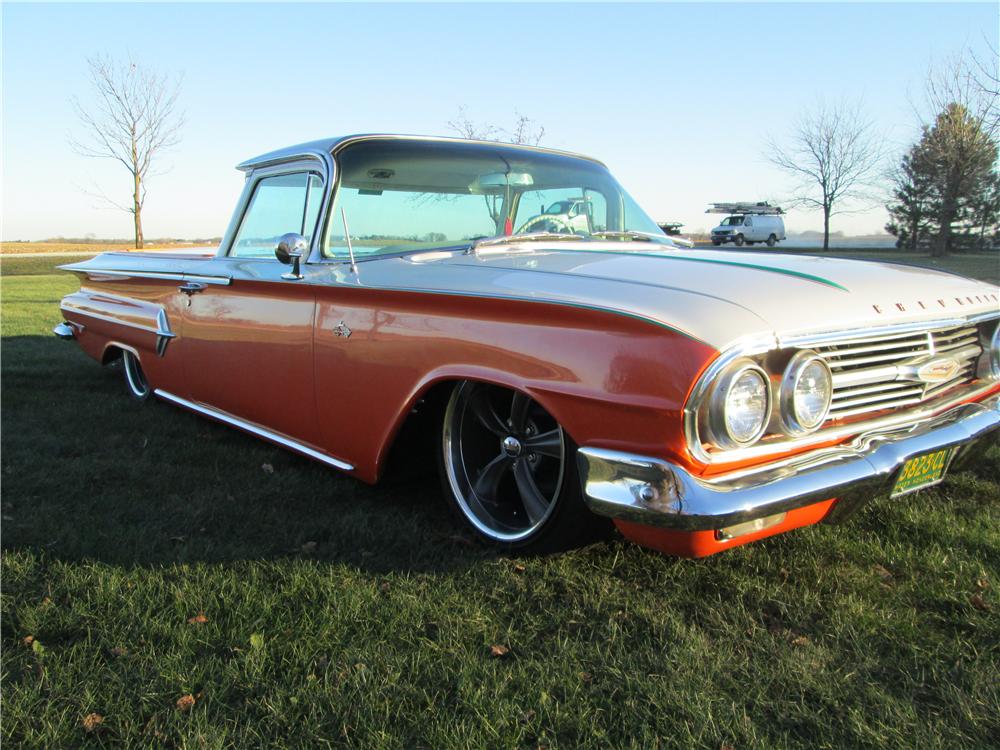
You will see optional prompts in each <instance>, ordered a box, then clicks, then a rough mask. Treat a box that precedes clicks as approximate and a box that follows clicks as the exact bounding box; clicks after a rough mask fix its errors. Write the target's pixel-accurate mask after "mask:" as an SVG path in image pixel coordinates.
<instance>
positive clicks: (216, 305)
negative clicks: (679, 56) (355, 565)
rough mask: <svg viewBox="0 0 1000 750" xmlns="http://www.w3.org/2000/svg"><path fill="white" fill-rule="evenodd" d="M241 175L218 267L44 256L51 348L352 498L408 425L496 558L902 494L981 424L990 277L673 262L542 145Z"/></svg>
mask: <svg viewBox="0 0 1000 750" xmlns="http://www.w3.org/2000/svg"><path fill="white" fill-rule="evenodd" d="M240 169H242V170H243V171H244V172H246V176H247V178H246V187H245V189H244V191H243V194H242V196H241V198H240V201H239V204H238V205H237V207H236V211H235V213H234V215H233V219H232V223H231V224H230V226H229V228H228V230H227V232H226V234H225V237H224V239H223V241H222V244H221V246H220V247H219V249H218V251H217V253H216V254H215V255H214V256H207V255H206V256H195V255H189V256H182V255H166V254H155V253H104V254H102V255H100V256H98V257H96V258H94V259H92V260H88V261H85V262H82V263H74V264H71V265H67V266H64V268H65V269H67V270H69V271H72V272H74V273H76V274H77V275H78V276H79V278H80V280H81V289H80V291H79V292H76V293H74V294H70V295H69V296H67V297H66V298H65V299H64V300H63V301H62V314H63V317H64V319H65V322H63V323H61V324H60V325H58V326H57V327H56V329H55V333H56V334H57V335H59V336H61V337H63V338H72V339H76V341H77V342H79V344H80V346H81V347H83V349H84V351H85V352H87V354H89V355H90V356H92V357H94V358H95V359H96V360H97V361H98V362H101V363H105V364H107V363H110V362H112V361H116V360H120V361H121V367H122V370H123V371H124V373H125V380H126V384H127V386H128V391H129V393H131V395H132V396H134V397H136V398H139V399H145V398H147V397H149V396H150V395H155V396H158V397H159V398H161V399H163V400H165V401H169V402H171V403H174V404H177V405H179V406H182V407H185V408H187V409H190V410H193V411H195V412H199V413H200V414H203V415H205V416H208V417H211V418H213V419H216V420H219V421H221V422H224V423H226V424H229V425H232V426H234V427H238V428H240V429H242V430H245V431H247V432H249V433H252V434H254V435H257V436H259V437H262V438H264V439H265V440H270V441H272V442H274V443H277V444H279V445H282V446H284V447H286V448H289V449H291V450H293V451H297V452H299V453H301V454H303V455H305V456H308V457H310V458H313V459H315V460H317V461H321V462H323V463H325V464H328V465H329V466H332V467H334V468H336V469H339V470H341V471H344V472H347V473H349V474H352V475H354V476H356V477H358V478H359V479H362V480H364V481H366V482H375V481H376V480H378V478H379V476H380V474H381V473H382V471H383V470H384V467H385V464H386V459H387V456H388V454H389V451H390V448H391V447H392V446H393V443H394V440H395V439H396V438H397V436H398V434H399V433H400V430H401V427H402V426H403V425H404V423H406V422H407V421H408V420H410V419H415V418H416V416H415V415H420V414H421V413H423V415H424V418H425V419H426V416H427V415H428V414H429V415H430V416H432V417H433V418H434V424H435V425H436V427H435V430H434V432H433V434H427V435H426V440H428V441H433V444H434V452H435V453H436V455H437V461H438V464H439V468H440V474H441V479H442V485H443V488H444V494H445V496H446V498H447V501H448V503H449V504H450V505H451V507H452V509H453V510H454V511H455V514H456V516H457V518H458V519H460V521H461V522H462V523H464V524H465V525H466V526H467V527H468V529H469V530H471V531H472V532H473V533H474V534H476V535H478V536H479V537H480V538H481V539H483V540H484V541H487V542H490V543H493V544H496V545H499V546H501V547H505V548H530V549H532V550H549V549H555V548H559V547H565V546H567V545H571V544H574V543H578V542H580V541H582V540H583V539H585V538H587V537H588V535H590V534H591V533H592V532H593V531H594V529H595V528H596V527H598V526H600V525H601V524H603V523H606V521H603V520H601V517H608V518H611V519H613V521H614V523H615V524H616V525H617V527H618V529H619V530H620V531H621V533H622V534H624V535H625V536H626V537H628V538H629V539H632V540H634V541H636V542H638V543H640V544H644V545H648V546H650V547H654V548H656V549H659V550H662V551H664V552H667V553H670V554H676V555H686V556H702V555H708V554H712V553H714V552H718V551H720V550H723V549H726V548H729V547H732V546H734V545H738V544H743V543H745V542H749V541H753V540H755V539H760V538H761V537H765V536H769V535H773V534H777V533H780V532H783V531H787V530H789V529H794V528H797V527H801V526H805V525H807V524H812V523H816V522H819V521H838V520H842V519H843V518H845V517H847V516H848V515H849V514H850V513H851V511H852V510H854V509H855V508H856V507H858V505H859V504H860V503H861V502H863V501H864V500H866V499H868V498H871V497H874V496H879V495H883V496H884V495H888V496H891V497H893V498H900V499H898V500H893V501H894V502H909V500H907V499H903V496H905V495H908V494H909V493H911V492H913V491H915V490H918V489H920V488H923V487H927V486H930V485H933V484H936V483H938V482H940V481H941V480H942V479H943V478H944V477H945V474H946V473H947V472H949V471H955V470H956V468H958V467H959V466H960V465H962V464H967V463H968V462H969V461H971V460H974V458H975V456H976V455H977V452H978V451H980V450H982V449H983V447H984V446H985V445H986V443H987V442H989V441H990V440H992V439H995V437H996V435H997V432H998V427H1000V333H998V320H1000V289H998V288H997V287H995V286H993V285H990V284H986V283H983V282H978V281H972V280H969V279H965V278H960V277H958V276H953V275H949V274H945V273H939V272H935V271H931V270H923V269H918V268H913V267H908V266H903V265H894V264H885V263H862V262H855V261H848V260H831V259H824V258H817V257H803V256H798V257H793V256H783V255H777V254H772V253H767V254H753V253H745V252H741V253H738V254H736V253H731V252H729V253H727V252H724V251H697V250H689V249H684V248H678V247H676V246H674V245H673V244H672V243H671V241H670V240H669V238H667V237H666V236H665V235H664V234H663V233H662V232H661V231H660V229H659V228H658V227H657V225H656V223H655V222H654V221H653V220H652V219H650V218H649V217H648V216H646V214H644V213H643V211H642V210H641V209H640V208H639V207H638V206H637V205H636V203H635V202H634V201H633V200H632V199H631V198H630V197H629V195H628V194H627V193H626V192H625V191H624V190H623V189H622V188H621V187H620V186H619V184H618V183H617V182H616V181H615V179H614V178H613V177H612V176H611V174H610V173H609V172H608V170H607V168H606V167H605V166H604V165H603V164H601V163H600V162H598V161H595V160H593V159H589V158H585V157H581V156H576V155H573V154H568V153H562V152H557V151H551V150H545V149H538V148H526V147H517V146H509V145H501V144H497V143H483V142H473V141H461V140H455V139H445V138H419V137H406V136H384V135H368V136H353V137H348V138H341V139H336V140H325V141H316V142H313V143H307V144H304V145H301V146H295V147H292V148H287V149H283V150H280V151H275V152H273V153H269V154H265V155H263V156H260V157H258V158H256V159H251V160H250V161H247V162H245V163H243V164H241V165H240ZM553 206H555V207H556V209H553V208H552V207H553ZM567 206H568V207H570V209H566V210H564V208H565V207H567ZM276 384H278V385H280V388H279V389H278V390H279V391H280V393H281V396H280V397H276V396H275V394H276V389H275V385H276Z"/></svg>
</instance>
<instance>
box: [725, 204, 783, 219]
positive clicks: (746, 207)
mask: <svg viewBox="0 0 1000 750" xmlns="http://www.w3.org/2000/svg"><path fill="white" fill-rule="evenodd" d="M709 205H710V206H711V208H709V209H707V210H706V211H705V213H706V214H742V215H747V214H752V215H754V216H776V215H779V214H783V213H785V212H784V211H783V210H782V209H781V208H779V207H778V206H772V205H771V204H769V203H766V202H765V203H711V204H709Z"/></svg>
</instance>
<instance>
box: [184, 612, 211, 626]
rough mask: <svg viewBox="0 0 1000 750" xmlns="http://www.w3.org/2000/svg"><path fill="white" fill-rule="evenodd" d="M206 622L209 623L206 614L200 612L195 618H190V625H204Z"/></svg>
mask: <svg viewBox="0 0 1000 750" xmlns="http://www.w3.org/2000/svg"><path fill="white" fill-rule="evenodd" d="M206 622H208V618H207V617H205V613H204V612H199V613H198V614H196V615H195V616H194V617H189V618H188V625H204V624H205V623H206Z"/></svg>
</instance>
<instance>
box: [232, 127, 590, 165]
mask: <svg viewBox="0 0 1000 750" xmlns="http://www.w3.org/2000/svg"><path fill="white" fill-rule="evenodd" d="M374 140H403V141H417V142H420V141H423V142H426V143H466V144H468V143H472V144H480V145H482V146H488V147H490V148H491V149H496V148H498V147H499V148H503V149H511V150H514V151H528V152H533V153H544V154H557V155H559V156H569V157H572V158H574V159H586V160H588V161H592V162H595V163H597V164H600V165H601V166H602V167H604V166H606V165H605V164H604V162H602V161H599V160H597V159H594V158H593V157H590V156H585V155H583V154H576V153H573V152H571V151H561V150H559V149H553V148H541V147H540V146H524V145H517V144H513V143H502V142H498V141H477V140H471V139H468V138H451V137H449V136H429V135H396V134H391V133H362V134H357V135H345V136H340V137H336V138H322V139H320V140H316V141H308V142H306V143H299V144H297V145H295V146H287V147H285V148H280V149H277V150H276V151H268V152H267V153H266V154H261V155H260V156H255V157H254V158H252V159H247V160H246V161H244V162H241V163H240V164H237V165H236V168H237V169H239V170H242V171H244V172H249V171H250V170H251V169H256V168H257V167H263V166H267V165H269V164H276V163H279V162H283V161H290V160H292V159H296V158H300V157H303V156H320V155H323V154H332V153H334V152H336V151H337V150H338V149H340V148H341V147H342V146H345V145H347V144H349V143H356V142H361V141H374Z"/></svg>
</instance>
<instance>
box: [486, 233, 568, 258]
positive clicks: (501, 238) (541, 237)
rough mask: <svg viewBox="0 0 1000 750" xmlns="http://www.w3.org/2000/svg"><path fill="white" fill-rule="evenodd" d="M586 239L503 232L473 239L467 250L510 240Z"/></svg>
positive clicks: (546, 234) (565, 235)
mask: <svg viewBox="0 0 1000 750" xmlns="http://www.w3.org/2000/svg"><path fill="white" fill-rule="evenodd" d="M584 239H586V238H585V237H581V236H580V235H578V234H563V233H561V232H524V233H522V234H505V235H500V236H498V237H484V238H483V239H480V240H473V242H472V244H471V245H469V252H470V253H475V252H476V251H477V250H479V248H481V247H485V246H488V245H508V244H510V243H512V242H535V241H536V240H577V241H578V242H579V241H581V240H584Z"/></svg>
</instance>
